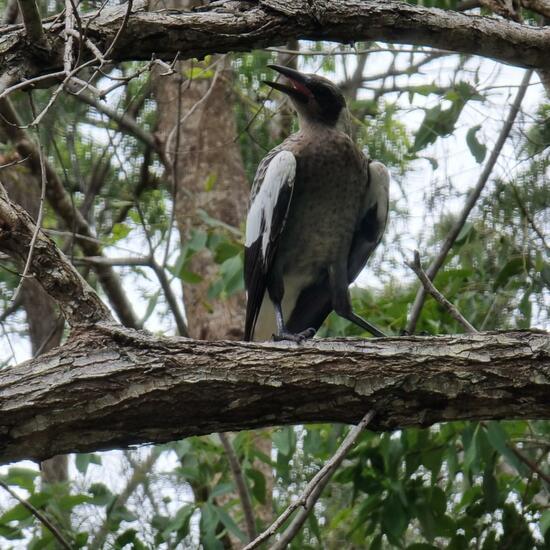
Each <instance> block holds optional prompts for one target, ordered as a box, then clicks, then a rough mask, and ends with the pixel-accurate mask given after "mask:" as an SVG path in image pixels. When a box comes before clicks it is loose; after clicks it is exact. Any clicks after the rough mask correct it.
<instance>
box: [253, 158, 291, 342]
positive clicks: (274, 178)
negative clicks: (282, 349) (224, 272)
mask: <svg viewBox="0 0 550 550" xmlns="http://www.w3.org/2000/svg"><path fill="white" fill-rule="evenodd" d="M295 178H296V158H295V157H294V155H293V154H292V153H291V152H290V151H285V150H280V149H274V150H273V151H271V152H270V154H269V155H268V156H267V157H265V158H264V160H263V161H262V162H261V163H260V166H259V167H258V171H257V173H256V177H255V179H254V184H253V186H252V192H251V200H250V205H249V210H248V216H247V218H246V237H245V253H244V281H245V288H246V292H247V304H246V321H245V334H244V337H245V340H251V339H252V336H253V334H254V327H255V325H256V320H257V318H258V314H259V312H260V308H261V306H262V301H263V298H264V294H265V291H266V288H267V274H268V273H269V270H270V268H271V265H272V263H273V258H274V255H275V252H276V250H277V244H278V241H279V237H280V235H281V233H282V231H283V229H284V226H285V222H286V218H287V215H288V209H289V207H290V202H291V199H292V191H293V189H294V181H295Z"/></svg>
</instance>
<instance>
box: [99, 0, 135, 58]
mask: <svg viewBox="0 0 550 550" xmlns="http://www.w3.org/2000/svg"><path fill="white" fill-rule="evenodd" d="M133 4H134V0H128V5H127V8H126V13H125V14H124V19H123V20H122V23H121V25H120V27H119V29H118V31H117V33H116V35H115V37H114V39H113V41H112V42H111V45H110V46H109V47H108V48H107V50H106V51H105V53H104V54H103V57H104V58H105V59H108V58H109V55H110V54H111V52H112V51H113V50H114V49H115V46H116V45H117V42H118V40H119V38H120V36H121V35H122V33H123V32H124V29H125V28H126V26H127V25H128V19H129V18H130V14H131V13H132V7H133Z"/></svg>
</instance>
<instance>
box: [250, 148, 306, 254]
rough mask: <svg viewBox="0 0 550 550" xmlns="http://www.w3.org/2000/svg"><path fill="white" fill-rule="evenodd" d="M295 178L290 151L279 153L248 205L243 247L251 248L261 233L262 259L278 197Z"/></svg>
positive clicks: (294, 160) (293, 158) (294, 167)
mask: <svg viewBox="0 0 550 550" xmlns="http://www.w3.org/2000/svg"><path fill="white" fill-rule="evenodd" d="M295 176H296V158H295V157H294V155H293V154H292V153H291V152H290V151H281V152H280V153H278V154H277V155H276V156H275V157H273V160H272V161H271V162H270V163H269V166H268V167H267V170H266V173H265V176H264V179H263V182H262V184H261V186H260V189H259V190H258V193H257V194H256V196H255V197H254V199H253V201H252V204H251V205H250V209H249V211H248V216H247V218H246V237H245V245H246V246H251V245H252V243H254V242H255V241H256V240H257V239H258V237H259V236H260V233H261V234H262V257H263V258H265V255H266V251H267V246H268V244H269V239H270V236H271V229H272V223H273V213H274V211H275V207H276V205H277V201H278V199H279V195H280V193H281V190H282V189H283V188H284V186H287V187H290V188H292V187H293V185H294V178H295ZM262 220H263V224H262Z"/></svg>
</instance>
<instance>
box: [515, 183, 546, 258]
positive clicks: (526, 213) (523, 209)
mask: <svg viewBox="0 0 550 550" xmlns="http://www.w3.org/2000/svg"><path fill="white" fill-rule="evenodd" d="M510 185H511V186H512V192H513V193H514V197H515V199H516V202H517V203H518V206H519V209H520V210H521V213H522V214H523V216H524V217H525V219H526V220H527V221H528V222H529V225H530V226H531V228H532V229H533V231H534V232H535V233H536V234H537V236H538V237H539V239H540V240H541V242H542V244H543V245H544V248H546V250H550V245H549V244H548V243H547V242H546V238H545V237H544V234H543V233H542V231H541V230H540V228H539V227H538V226H537V224H536V223H535V220H533V217H532V216H531V214H529V211H528V210H527V208H526V207H525V204H524V203H523V201H522V200H521V197H520V196H519V191H518V188H517V187H516V185H515V184H514V183H512V182H511V183H510Z"/></svg>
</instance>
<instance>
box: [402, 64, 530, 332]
mask: <svg viewBox="0 0 550 550" xmlns="http://www.w3.org/2000/svg"><path fill="white" fill-rule="evenodd" d="M532 74H533V71H532V70H528V71H526V72H525V74H524V76H523V80H522V81H521V85H520V87H519V89H518V92H517V94H516V97H515V99H514V102H513V104H512V106H511V107H510V111H509V112H508V116H507V118H506V121H505V122H504V125H503V127H502V129H501V131H500V134H499V136H498V139H497V141H496V143H495V147H494V149H493V150H492V152H491V156H490V157H489V160H488V161H487V163H486V164H485V167H484V168H483V171H482V172H481V175H480V176H479V180H478V182H477V184H476V186H475V187H474V189H473V190H472V192H471V193H470V194H469V195H468V198H467V199H466V203H465V204H464V207H463V209H462V212H461V213H460V215H459V216H458V219H457V220H456V221H455V223H454V225H453V227H452V228H451V230H450V231H449V234H448V235H447V237H446V238H445V241H444V242H443V245H442V246H441V250H440V251H439V253H438V255H437V256H436V258H435V259H434V260H433V262H432V263H431V264H430V266H429V267H428V269H427V270H426V275H427V276H428V278H429V279H430V280H431V281H433V279H434V278H435V276H436V274H437V272H438V271H439V270H440V269H441V266H442V265H443V263H444V262H445V259H446V258H447V255H448V254H449V251H450V250H451V248H452V246H453V244H454V242H455V241H456V239H457V237H458V235H459V233H460V231H461V230H462V228H463V227H464V224H465V223H466V220H467V219H468V216H469V215H470V212H471V211H472V209H473V208H474V206H475V204H476V202H477V200H478V199H479V196H480V195H481V192H482V191H483V189H484V188H485V184H486V183H487V181H488V180H489V176H490V175H491V172H492V171H493V168H494V167H495V164H496V162H497V160H498V157H499V156H500V152H501V151H502V147H503V146H504V143H505V142H506V140H507V139H508V136H509V134H510V131H511V129H512V126H513V124H514V121H515V120H516V116H517V114H518V112H519V108H520V105H521V102H522V101H523V98H524V96H525V92H526V91H527V87H528V86H529V80H530V79H531V75H532ZM425 299H426V290H425V288H424V287H423V286H421V287H420V288H419V289H418V292H417V293H416V298H415V300H414V304H413V306H412V308H411V313H410V316H409V322H408V323H407V328H406V330H407V332H408V333H409V334H412V333H413V332H414V331H415V329H416V324H417V322H418V319H419V317H420V313H421V312H422V308H423V307H424V300H425Z"/></svg>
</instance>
